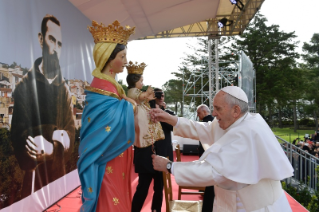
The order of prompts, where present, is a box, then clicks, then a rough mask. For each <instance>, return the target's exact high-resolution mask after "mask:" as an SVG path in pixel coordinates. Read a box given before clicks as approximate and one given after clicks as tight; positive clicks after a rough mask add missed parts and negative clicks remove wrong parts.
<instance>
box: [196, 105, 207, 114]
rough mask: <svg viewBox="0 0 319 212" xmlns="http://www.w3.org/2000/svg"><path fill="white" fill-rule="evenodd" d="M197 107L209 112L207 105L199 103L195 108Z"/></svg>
mask: <svg viewBox="0 0 319 212" xmlns="http://www.w3.org/2000/svg"><path fill="white" fill-rule="evenodd" d="M199 109H200V110H204V111H206V112H208V113H210V109H209V107H208V106H207V105H205V104H201V105H199V106H198V107H197V110H199Z"/></svg>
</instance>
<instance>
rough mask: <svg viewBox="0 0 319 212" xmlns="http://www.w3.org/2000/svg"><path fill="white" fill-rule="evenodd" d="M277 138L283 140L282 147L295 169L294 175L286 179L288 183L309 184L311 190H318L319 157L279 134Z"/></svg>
mask: <svg viewBox="0 0 319 212" xmlns="http://www.w3.org/2000/svg"><path fill="white" fill-rule="evenodd" d="M276 138H277V139H278V140H279V141H280V142H281V147H282V148H283V150H284V151H285V153H286V155H287V157H288V159H289V161H290V163H291V165H292V167H293V169H294V176H292V177H290V178H288V179H286V180H285V181H286V183H287V184H290V185H295V186H298V185H301V186H308V187H309V190H310V191H311V192H313V191H317V184H318V176H317V172H316V168H317V167H318V166H319V158H316V157H315V156H313V155H311V154H309V153H308V152H307V151H304V150H302V149H301V148H299V147H297V146H295V145H293V144H291V143H289V142H287V141H285V140H284V139H282V138H280V137H279V136H276Z"/></svg>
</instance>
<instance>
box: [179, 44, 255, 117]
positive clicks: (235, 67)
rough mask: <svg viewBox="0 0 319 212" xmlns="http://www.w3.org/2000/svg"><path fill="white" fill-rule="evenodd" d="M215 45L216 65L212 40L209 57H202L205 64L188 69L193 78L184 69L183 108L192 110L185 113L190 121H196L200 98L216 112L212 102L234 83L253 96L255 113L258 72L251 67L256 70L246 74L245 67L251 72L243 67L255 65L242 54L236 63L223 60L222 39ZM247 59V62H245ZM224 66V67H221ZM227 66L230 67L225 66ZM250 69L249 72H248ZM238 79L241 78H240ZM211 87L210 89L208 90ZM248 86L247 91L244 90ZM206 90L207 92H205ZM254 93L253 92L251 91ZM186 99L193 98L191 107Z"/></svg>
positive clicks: (251, 103)
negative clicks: (221, 56)
mask: <svg viewBox="0 0 319 212" xmlns="http://www.w3.org/2000/svg"><path fill="white" fill-rule="evenodd" d="M214 42H215V48H214V50H215V54H214V59H215V61H214V63H212V52H211V49H212V48H211V39H208V52H209V53H208V57H202V60H201V64H199V65H191V66H188V67H187V69H188V71H190V73H191V74H190V76H189V77H188V79H185V75H186V74H185V72H184V70H183V105H184V106H183V107H182V109H183V110H185V109H187V108H188V111H190V112H188V113H187V112H186V111H183V112H182V114H183V116H184V117H188V118H193V119H195V118H196V108H197V106H198V105H196V99H198V98H200V99H201V101H200V102H201V104H206V105H208V106H209V108H210V110H211V111H212V110H213V106H212V100H213V98H214V96H215V94H216V93H217V92H218V91H219V89H220V88H222V87H225V86H229V85H233V81H234V80H238V86H239V87H241V88H242V89H243V90H244V91H245V92H246V94H247V96H248V97H249V111H251V112H253V111H255V99H256V96H255V93H256V92H255V91H256V83H255V81H256V80H255V72H254V69H253V67H252V64H251V68H250V69H252V71H251V72H247V71H243V67H245V70H246V69H247V68H246V66H243V64H244V65H245V64H247V62H248V63H249V62H250V63H251V61H250V60H249V58H248V57H247V56H246V55H245V54H244V53H243V52H242V51H240V52H238V53H237V55H238V57H239V60H232V61H223V62H220V61H219V55H218V39H215V40H214ZM243 59H245V60H246V61H244V62H243ZM205 64H208V68H203V66H205ZM221 64H223V66H220V65H221ZM225 65H226V66H225ZM247 70H248V69H247ZM207 77H208V81H206V82H204V79H205V78H207ZM236 78H237V79H236ZM248 78H249V81H248V82H252V83H253V88H252V86H251V83H250V84H249V83H248V86H246V85H247V80H246V79H248ZM199 82H200V88H199V89H196V86H198V84H199ZM207 84H209V85H208V88H209V89H207ZM243 85H245V88H244V87H243ZM205 88H206V89H205ZM251 90H252V91H251ZM250 93H252V94H253V96H252V97H250V95H248V94H250ZM185 97H190V98H191V100H190V104H189V106H188V107H187V106H185Z"/></svg>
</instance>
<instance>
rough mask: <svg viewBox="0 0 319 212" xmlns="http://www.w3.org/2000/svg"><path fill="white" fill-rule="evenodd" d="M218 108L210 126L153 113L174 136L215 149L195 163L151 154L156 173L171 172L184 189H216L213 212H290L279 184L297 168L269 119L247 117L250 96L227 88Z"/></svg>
mask: <svg viewBox="0 0 319 212" xmlns="http://www.w3.org/2000/svg"><path fill="white" fill-rule="evenodd" d="M213 106H214V111H213V116H215V119H214V121H212V122H208V123H204V122H195V121H191V120H187V119H185V118H181V117H179V118H178V117H175V116H170V115H169V114H167V113H163V112H162V110H159V109H153V110H152V112H151V116H152V118H153V120H154V121H164V122H167V123H169V124H171V125H173V126H174V134H175V135H178V136H182V137H186V138H192V139H195V140H200V141H201V142H202V143H204V144H208V145H209V146H210V147H209V148H208V149H207V150H206V151H205V153H204V154H203V155H202V156H201V158H200V159H199V160H198V161H193V162H176V163H172V162H171V161H169V160H168V159H166V158H164V157H160V156H156V155H152V158H153V166H154V169H156V170H158V171H169V172H171V173H172V174H173V175H174V176H175V180H176V183H177V184H179V185H182V186H194V185H196V186H203V187H205V186H212V185H214V188H215V201H214V208H213V211H214V212H236V211H237V212H264V211H269V212H275V211H276V212H290V211H291V208H290V206H289V203H288V201H287V199H286V196H285V194H284V192H283V190H282V187H281V183H280V180H283V179H285V178H288V177H290V176H292V175H293V169H292V166H291V164H290V163H289V161H288V159H287V157H286V155H285V153H284V152H283V150H282V148H281V147H280V145H279V143H278V141H277V139H276V137H275V136H274V134H273V132H272V131H271V129H270V128H269V126H268V125H267V123H266V122H265V120H264V119H263V118H262V117H261V116H260V115H259V114H252V113H249V112H248V98H247V96H246V94H245V92H244V91H243V90H242V89H241V88H239V87H236V86H227V87H224V88H222V89H221V90H220V91H219V92H218V93H217V94H216V96H215V98H214V100H213Z"/></svg>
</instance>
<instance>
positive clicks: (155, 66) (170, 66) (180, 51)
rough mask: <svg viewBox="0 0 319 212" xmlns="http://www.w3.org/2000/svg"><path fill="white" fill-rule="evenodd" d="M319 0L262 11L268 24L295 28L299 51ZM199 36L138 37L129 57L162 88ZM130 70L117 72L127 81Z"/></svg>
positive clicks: (292, 0)
mask: <svg viewBox="0 0 319 212" xmlns="http://www.w3.org/2000/svg"><path fill="white" fill-rule="evenodd" d="M318 8H319V0H303V1H298V0H265V2H264V3H263V5H262V7H261V10H260V12H261V14H263V15H265V17H266V18H267V19H268V23H267V24H268V25H271V24H276V25H279V27H280V30H281V31H284V32H292V31H295V34H296V35H297V36H298V37H297V39H296V40H299V41H300V44H299V48H298V51H300V52H301V47H302V45H303V43H304V42H310V39H311V37H312V35H313V34H314V33H319V27H318V23H317V21H318ZM196 40H197V39H196V38H168V39H154V40H137V41H131V42H130V43H129V44H128V60H132V61H137V62H145V63H146V64H147V65H148V66H147V67H146V68H145V71H144V84H147V85H152V86H154V87H161V86H162V85H163V84H164V83H165V82H166V81H168V80H169V79H171V78H174V76H173V75H172V74H171V72H174V71H177V70H178V66H180V64H181V62H182V61H183V60H182V58H183V57H185V52H188V53H191V51H190V50H189V49H188V48H187V45H186V44H187V43H189V44H192V45H196V43H197V42H196ZM126 75H127V72H126V71H124V73H121V74H119V75H118V78H119V79H122V80H123V82H124V83H125V84H126V79H125V78H126Z"/></svg>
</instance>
